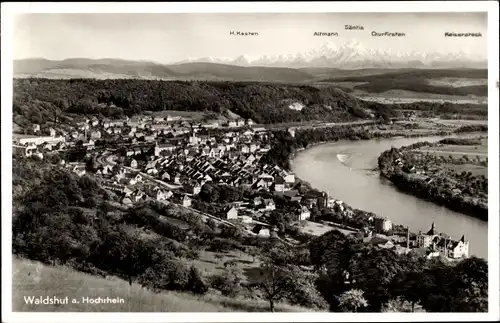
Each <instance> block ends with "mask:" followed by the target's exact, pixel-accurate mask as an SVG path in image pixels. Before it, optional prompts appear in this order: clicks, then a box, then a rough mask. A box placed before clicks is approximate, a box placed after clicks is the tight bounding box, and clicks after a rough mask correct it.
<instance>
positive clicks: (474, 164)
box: [413, 138, 488, 177]
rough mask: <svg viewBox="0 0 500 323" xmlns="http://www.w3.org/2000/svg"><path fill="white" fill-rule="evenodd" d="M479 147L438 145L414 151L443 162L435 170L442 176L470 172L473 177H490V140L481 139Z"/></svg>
mask: <svg viewBox="0 0 500 323" xmlns="http://www.w3.org/2000/svg"><path fill="white" fill-rule="evenodd" d="M479 142H480V144H478V145H449V144H437V145H435V146H432V147H429V146H424V147H420V148H419V149H416V150H413V151H414V152H421V153H424V154H430V155H432V156H435V157H437V158H439V159H440V160H441V162H440V163H439V167H437V168H436V169H435V171H436V172H437V173H442V174H462V173H463V172H465V173H467V172H470V173H471V175H473V176H481V175H484V176H485V177H488V167H487V163H486V161H487V159H488V138H481V139H480V140H479Z"/></svg>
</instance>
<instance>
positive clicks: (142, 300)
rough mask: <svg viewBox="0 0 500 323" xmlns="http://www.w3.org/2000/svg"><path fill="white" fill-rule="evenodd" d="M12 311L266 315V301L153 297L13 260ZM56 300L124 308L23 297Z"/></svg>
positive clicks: (111, 280)
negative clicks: (88, 301) (31, 299)
mask: <svg viewBox="0 0 500 323" xmlns="http://www.w3.org/2000/svg"><path fill="white" fill-rule="evenodd" d="M12 291H13V295H12V310H13V311H14V312H19V311H23V312H24V311H40V312H89V311H91V312H265V311H268V307H269V304H268V303H267V302H266V301H264V300H258V301H257V300H250V299H243V298H242V299H235V298H227V297H222V296H219V295H213V294H208V295H204V296H201V297H198V296H194V295H192V294H188V293H180V292H170V291H169V292H162V293H154V292H152V291H149V290H147V289H145V288H142V287H141V286H140V285H138V284H132V286H129V284H128V283H127V282H126V281H124V280H121V279H119V278H115V277H108V278H101V277H96V276H92V275H88V274H85V273H81V272H78V271H75V270H73V269H70V268H68V267H62V266H59V267H52V266H47V265H44V264H42V263H40V262H36V261H32V260H27V259H20V258H17V257H13V262H12ZM25 296H26V297H28V296H38V297H39V296H43V297H46V296H57V297H61V298H64V297H66V296H67V297H69V299H71V298H76V299H78V300H79V299H81V297H89V298H97V297H102V298H105V297H110V298H115V297H121V298H123V299H124V300H125V303H123V304H82V303H80V304H71V302H70V304H68V305H66V304H64V305H59V304H58V305H34V304H26V303H25V301H24V297H25ZM276 310H277V311H282V312H310V311H311V310H310V309H307V308H301V307H297V306H290V305H286V304H277V307H276Z"/></svg>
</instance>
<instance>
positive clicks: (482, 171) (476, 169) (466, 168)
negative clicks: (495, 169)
mask: <svg viewBox="0 0 500 323" xmlns="http://www.w3.org/2000/svg"><path fill="white" fill-rule="evenodd" d="M442 166H443V167H445V168H446V169H448V170H451V171H453V172H455V173H457V174H459V173H462V172H471V173H472V175H473V176H479V175H484V176H485V177H488V167H483V166H480V165H472V164H463V165H453V164H444V165H442Z"/></svg>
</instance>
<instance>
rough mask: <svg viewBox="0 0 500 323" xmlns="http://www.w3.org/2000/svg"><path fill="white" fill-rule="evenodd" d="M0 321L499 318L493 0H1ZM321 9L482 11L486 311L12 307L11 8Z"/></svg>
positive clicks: (95, 10) (98, 10) (66, 10)
mask: <svg viewBox="0 0 500 323" xmlns="http://www.w3.org/2000/svg"><path fill="white" fill-rule="evenodd" d="M1 6H2V10H1V13H2V16H1V26H2V29H1V33H2V35H1V41H2V47H1V48H2V50H1V55H2V73H1V78H2V96H1V98H2V101H1V102H2V109H1V110H2V111H1V116H2V119H1V120H2V127H1V131H2V146H1V147H2V148H1V151H2V172H1V175H2V184H3V185H2V227H3V228H4V229H3V230H2V231H3V232H2V321H5V322H40V321H47V322H66V321H72V322H75V323H76V322H89V321H92V322H101V321H117V322H118V321H119V322H142V321H144V322H165V321H167V322H216V321H217V322H235V321H240V322H277V321H294V322H307V321H317V322H331V321H337V320H338V321H348V322H353V321H365V322H373V321H379V320H384V321H391V322H395V321H406V320H412V321H413V320H418V321H445V320H446V321H476V320H485V321H489V320H495V321H496V320H498V318H499V301H498V300H499V290H500V286H499V280H498V278H499V275H498V273H499V267H498V264H499V240H500V238H499V219H498V217H499V214H498V210H500V206H499V201H498V196H499V182H498V179H499V172H498V170H499V159H498V157H499V135H498V133H499V124H498V121H499V113H498V112H499V111H498V109H499V100H498V88H497V85H496V84H497V82H498V71H499V64H498V57H499V48H498V37H499V32H498V22H499V19H498V2H496V1H469V2H465V1H440V2H401V1H400V2H363V3H362V4H360V3H356V2H354V1H353V2H292V3H290V2H289V3H285V2H267V3H265V2H245V3H243V2H239V3H234V2H233V3H232V2H224V3H221V2H212V3H202V2H197V3H109V2H108V3H95V2H94V3H68V2H66V3H33V2H32V3H2V5H1ZM151 12H154V13H181V12H184V13H191V12H192V13H237V12H246V13H250V12H252V13H265V12H287V13H294V12H295V13H321V12H488V54H489V62H488V70H489V73H488V84H489V88H488V91H489V92H488V104H489V105H488V109H489V113H488V120H489V147H488V149H489V172H488V177H489V178H490V182H489V192H488V194H489V196H490V200H489V210H490V216H489V223H488V225H489V231H488V238H489V246H488V249H489V251H488V259H489V262H488V264H489V304H490V309H489V312H488V313H477V314H476V313H384V314H380V313H375V314H365V313H357V314H354V315H353V314H346V313H274V314H273V313H239V314H238V313H217V314H216V313H126V314H125V315H124V314H123V313H78V314H76V313H12V280H11V279H12V258H11V257H12V256H11V255H12V245H11V242H12V232H11V230H9V229H7V228H11V227H12V217H11V214H12V190H11V185H12V184H11V183H12V158H11V156H12V147H11V135H12V48H11V44H12V39H13V37H12V36H13V35H12V26H13V25H12V16H13V14H15V13H151Z"/></svg>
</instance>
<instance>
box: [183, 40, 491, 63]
mask: <svg viewBox="0 0 500 323" xmlns="http://www.w3.org/2000/svg"><path fill="white" fill-rule="evenodd" d="M193 62H203V63H218V64H230V65H238V66H268V67H291V68H301V67H333V68H342V69H358V68H402V67H413V68H418V67H422V68H453V67H455V68H460V67H465V68H486V66H487V63H486V59H485V58H482V57H478V56H475V55H471V54H468V53H466V52H464V51H459V52H455V53H440V52H432V53H424V52H418V51H416V52H393V51H392V50H390V49H372V48H366V47H365V46H363V44H361V43H360V42H358V41H356V40H351V41H349V42H347V43H344V44H342V45H337V44H335V43H333V42H330V41H328V42H326V43H324V44H323V45H322V46H321V47H319V48H317V49H312V50H309V51H307V52H302V53H297V54H288V55H275V56H267V55H266V56H262V57H257V58H250V57H248V56H246V55H241V56H238V57H236V58H234V59H231V58H217V57H203V58H197V59H187V60H183V61H181V62H177V63H176V64H182V63H193Z"/></svg>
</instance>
